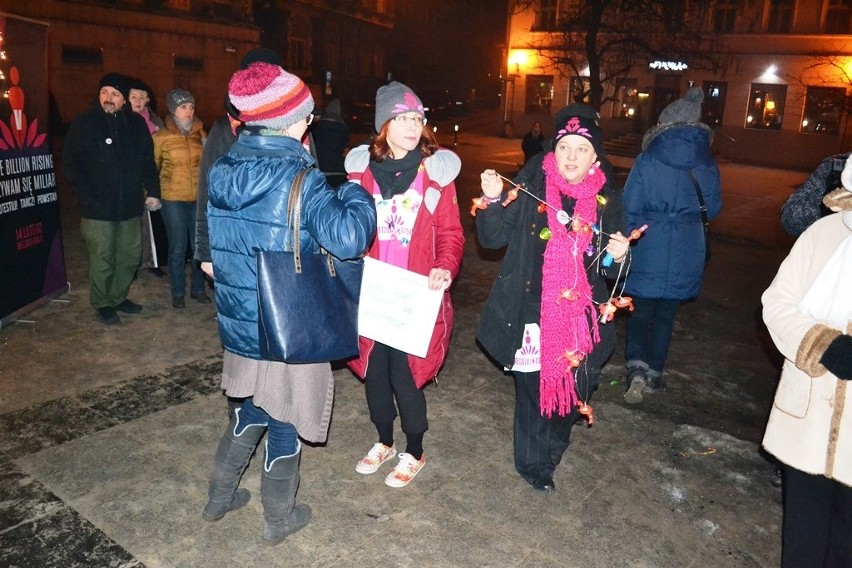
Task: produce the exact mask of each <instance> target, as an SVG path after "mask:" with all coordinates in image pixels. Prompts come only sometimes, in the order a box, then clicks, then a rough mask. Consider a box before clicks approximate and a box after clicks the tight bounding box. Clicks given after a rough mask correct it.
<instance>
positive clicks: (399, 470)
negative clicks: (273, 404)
mask: <svg viewBox="0 0 852 568" xmlns="http://www.w3.org/2000/svg"><path fill="white" fill-rule="evenodd" d="M424 465H426V454H423V455H422V456H421V457H420V459H419V460H417V459H415V458H414V456H412V455H411V454H406V453H402V454H399V463H397V464H396V467H395V468H393V471H392V472H390V473H389V474H388V476H387V477H386V478H385V485H387V486H388V487H405V486H406V485H408V484H409V483H410V482H411V480H412V479H414V476H415V475H417V474H418V473H420V470H421V469H423V466H424Z"/></svg>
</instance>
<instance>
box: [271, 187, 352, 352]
mask: <svg viewBox="0 0 852 568" xmlns="http://www.w3.org/2000/svg"><path fill="white" fill-rule="evenodd" d="M306 173H307V170H302V171H300V172H299V173H298V174H297V175H296V179H295V180H294V181H293V185H292V187H291V188H290V200H289V203H288V207H287V218H288V221H289V227H290V229H289V231H290V237H291V242H292V250H290V251H262V250H258V251H257V253H256V254H257V303H258V332H259V336H260V354H261V356H262V357H263V358H264V359H269V360H273V361H284V362H285V363H321V362H326V361H335V360H338V359H346V358H349V357H352V356H354V355H357V354H358V298H359V296H360V294H361V276H362V274H363V271H364V262H363V261H362V260H348V261H343V260H340V259H337V258H335V257H334V256H332V255H331V254H329V253H328V252H326V251H325V250H322V251H321V252H320V253H318V254H303V252H302V249H301V239H300V227H301V224H300V219H301V207H302V196H301V193H302V186H303V182H304V178H305V174H306Z"/></svg>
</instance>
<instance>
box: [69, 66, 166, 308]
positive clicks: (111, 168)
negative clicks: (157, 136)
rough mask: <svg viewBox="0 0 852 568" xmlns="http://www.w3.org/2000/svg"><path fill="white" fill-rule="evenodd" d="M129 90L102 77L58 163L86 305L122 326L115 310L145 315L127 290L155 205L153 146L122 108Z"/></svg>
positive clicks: (123, 81) (116, 78)
mask: <svg viewBox="0 0 852 568" xmlns="http://www.w3.org/2000/svg"><path fill="white" fill-rule="evenodd" d="M129 86H130V82H129V80H128V79H127V77H125V76H123V75H120V74H118V73H107V74H106V75H104V76H103V77H102V78H101V80H100V82H99V83H98V90H99V91H98V101H97V103H94V104H93V105H92V107H91V108H90V109H89V110H87V111H86V112H84V113H83V114H82V115H80V116H79V117H77V119H75V120H74V122H73V123H72V124H71V128H70V129H69V130H68V136H67V137H66V139H65V147H64V150H63V159H62V166H63V170H64V172H65V177H66V178H67V179H68V183H69V184H70V185H71V189H72V190H73V191H74V193H75V194H76V195H77V198H78V199H79V200H80V209H81V213H82V217H83V218H82V220H81V222H80V232H81V234H82V236H83V240H84V241H85V243H86V247H87V249H88V255H89V301H90V303H91V304H92V307H94V308H95V311H96V313H97V317H98V319H99V320H100V321H101V322H102V323H104V324H116V323H118V322H119V317H118V314H117V313H116V311H120V312H124V313H128V314H135V313H138V312H140V311H142V306H140V305H139V304H136V303H134V302H131V301H130V300H128V299H127V292H128V290H129V289H130V284H131V282H132V281H133V276H134V274H135V273H136V270H137V269H138V268H139V263H140V261H141V257H142V239H141V235H142V226H141V222H142V211H143V207H148V208H149V209H152V210H155V209H159V208H160V199H159V197H160V182H159V176H158V174H157V167H156V165H155V164H154V146H153V143H152V141H151V135H150V134H149V133H148V127H147V126H146V125H145V120H144V119H142V118H141V117H140V116H139V115H137V114H136V113H134V112H133V111H132V110H131V109H130V106H129V105H126V102H127V96H128V93H129V90H130V89H129Z"/></svg>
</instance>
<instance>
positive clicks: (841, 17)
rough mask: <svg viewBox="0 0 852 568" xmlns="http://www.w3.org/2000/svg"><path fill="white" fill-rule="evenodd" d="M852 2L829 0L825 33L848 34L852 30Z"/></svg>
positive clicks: (849, 0) (850, 0)
mask: <svg viewBox="0 0 852 568" xmlns="http://www.w3.org/2000/svg"><path fill="white" fill-rule="evenodd" d="M850 22H852V0H828V2H827V5H826V10H825V33H827V34H848V33H849V31H850V30H852V25H850Z"/></svg>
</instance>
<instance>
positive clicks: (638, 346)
mask: <svg viewBox="0 0 852 568" xmlns="http://www.w3.org/2000/svg"><path fill="white" fill-rule="evenodd" d="M679 305H680V300H650V299H648V298H636V297H634V298H633V307H634V310H633V311H632V312H631V313H630V317H628V318H627V330H626V331H627V333H626V338H625V345H626V346H625V349H624V358H625V359H626V360H627V362H628V364H629V363H630V362H631V361H643V362H645V363H647V364H648V368H650V369H651V370H652V371H657V372H658V373H662V372H663V367H664V366H665V364H666V358H667V357H668V355H669V345H671V342H672V329H673V328H674V320H675V315H677V308H678V306H679Z"/></svg>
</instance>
